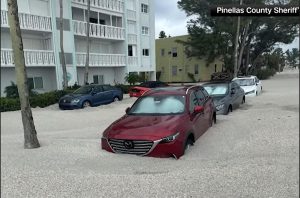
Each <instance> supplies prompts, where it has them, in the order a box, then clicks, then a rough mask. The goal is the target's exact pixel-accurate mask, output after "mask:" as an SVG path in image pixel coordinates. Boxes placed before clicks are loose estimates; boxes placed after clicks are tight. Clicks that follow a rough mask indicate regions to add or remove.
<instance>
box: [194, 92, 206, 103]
mask: <svg viewBox="0 0 300 198" xmlns="http://www.w3.org/2000/svg"><path fill="white" fill-rule="evenodd" d="M196 97H197V100H198V104H199V105H203V103H204V102H205V100H206V98H205V95H204V94H203V92H202V91H200V90H197V91H196Z"/></svg>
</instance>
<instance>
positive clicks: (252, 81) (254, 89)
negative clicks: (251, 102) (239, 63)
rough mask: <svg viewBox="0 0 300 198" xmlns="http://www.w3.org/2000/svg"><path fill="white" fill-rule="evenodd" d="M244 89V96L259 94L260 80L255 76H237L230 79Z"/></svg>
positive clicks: (260, 89)
mask: <svg viewBox="0 0 300 198" xmlns="http://www.w3.org/2000/svg"><path fill="white" fill-rule="evenodd" d="M232 81H234V82H236V83H237V84H238V85H240V87H241V88H242V89H243V90H244V91H245V95H246V96H257V95H259V94H261V91H262V82H261V81H260V80H259V79H258V78H257V77H256V76H239V77H237V78H234V79H232Z"/></svg>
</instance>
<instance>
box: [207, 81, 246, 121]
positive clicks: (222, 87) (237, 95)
mask: <svg viewBox="0 0 300 198" xmlns="http://www.w3.org/2000/svg"><path fill="white" fill-rule="evenodd" d="M202 86H203V87H204V88H205V90H206V91H207V92H208V94H209V95H210V96H211V97H212V98H213V101H214V105H215V107H216V112H217V114H223V115H227V114H228V113H229V112H232V110H233V109H236V108H238V107H239V106H240V104H243V103H245V101H246V99H245V92H244V90H243V89H242V88H241V87H240V86H239V85H238V84H237V83H235V82H233V81H212V82H209V83H206V84H203V85H202Z"/></svg>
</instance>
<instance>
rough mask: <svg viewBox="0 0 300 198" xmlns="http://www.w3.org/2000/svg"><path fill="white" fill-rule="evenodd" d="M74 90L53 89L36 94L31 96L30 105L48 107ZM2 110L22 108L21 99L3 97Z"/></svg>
mask: <svg viewBox="0 0 300 198" xmlns="http://www.w3.org/2000/svg"><path fill="white" fill-rule="evenodd" d="M72 92H73V90H66V91H64V90H58V91H51V92H47V93H43V94H36V95H34V96H31V97H30V98H29V102H30V106H31V107H33V108H35V107H41V108H44V107H47V106H49V105H53V104H55V103H57V102H58V101H59V99H60V98H61V97H62V96H64V95H66V94H68V93H72ZM0 109H1V112H5V111H16V110H20V109H21V107H20V101H19V98H1V107H0Z"/></svg>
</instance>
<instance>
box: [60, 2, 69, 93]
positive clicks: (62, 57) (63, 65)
mask: <svg viewBox="0 0 300 198" xmlns="http://www.w3.org/2000/svg"><path fill="white" fill-rule="evenodd" d="M59 10H60V21H59V30H60V52H61V66H62V71H63V89H67V88H68V79H67V67H66V60H65V51H64V22H63V20H64V19H63V2H62V0H59Z"/></svg>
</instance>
